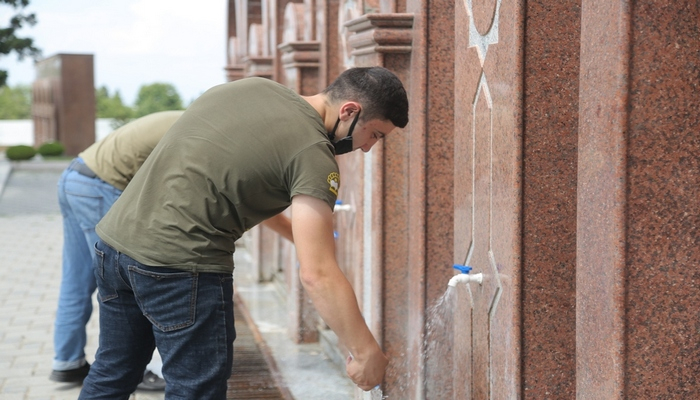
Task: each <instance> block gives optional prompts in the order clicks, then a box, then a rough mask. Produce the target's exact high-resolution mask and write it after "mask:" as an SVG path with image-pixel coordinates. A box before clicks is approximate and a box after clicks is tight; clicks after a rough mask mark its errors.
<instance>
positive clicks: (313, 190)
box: [287, 143, 340, 209]
mask: <svg viewBox="0 0 700 400" xmlns="http://www.w3.org/2000/svg"><path fill="white" fill-rule="evenodd" d="M287 182H289V184H290V190H289V193H290V197H294V196H295V195H297V194H305V195H308V196H312V197H316V198H318V199H321V200H323V201H325V202H326V203H328V206H329V207H330V208H331V209H333V207H334V205H335V200H336V199H337V198H338V189H340V174H339V173H338V163H337V162H336V161H335V158H334V157H333V154H332V152H331V151H330V149H328V146H327V145H326V144H325V143H317V144H315V145H313V146H310V147H308V148H306V149H304V150H302V151H301V152H299V153H298V154H297V155H296V156H295V157H294V158H293V159H292V160H291V162H290V163H289V166H288V167H287Z"/></svg>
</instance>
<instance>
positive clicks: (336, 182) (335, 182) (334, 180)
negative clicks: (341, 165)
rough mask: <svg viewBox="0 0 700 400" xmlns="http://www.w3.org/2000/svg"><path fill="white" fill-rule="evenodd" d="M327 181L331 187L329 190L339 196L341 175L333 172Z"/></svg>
mask: <svg viewBox="0 0 700 400" xmlns="http://www.w3.org/2000/svg"><path fill="white" fill-rule="evenodd" d="M327 180H328V184H329V185H330V186H329V187H328V190H330V191H331V193H333V194H334V195H336V196H338V189H339V188H340V174H338V173H337V172H331V173H330V174H328V179H327Z"/></svg>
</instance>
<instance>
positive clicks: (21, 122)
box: [0, 118, 112, 147]
mask: <svg viewBox="0 0 700 400" xmlns="http://www.w3.org/2000/svg"><path fill="white" fill-rule="evenodd" d="M111 122H112V120H111V119H107V118H99V119H96V120H95V137H96V140H98V141H99V140H101V139H102V138H104V137H105V136H107V135H108V134H109V133H110V132H112V127H111V126H110V124H111ZM20 144H24V145H27V146H34V145H35V143H34V122H33V121H32V120H31V119H18V120H10V119H6V120H0V147H8V146H16V145H20Z"/></svg>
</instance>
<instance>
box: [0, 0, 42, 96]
mask: <svg viewBox="0 0 700 400" xmlns="http://www.w3.org/2000/svg"><path fill="white" fill-rule="evenodd" d="M3 3H4V4H8V5H10V6H12V8H14V9H15V10H17V9H22V8H24V7H26V6H28V5H29V0H0V4H3ZM24 24H28V25H34V24H36V16H35V15H34V14H33V13H32V14H23V13H22V12H21V11H20V12H18V13H17V15H15V16H13V17H12V18H10V26H9V27H7V28H3V27H0V57H1V56H6V55H8V54H10V53H12V52H15V53H17V58H19V59H20V60H23V59H24V57H27V56H29V57H32V58H33V59H35V60H36V59H37V58H38V57H39V56H40V55H41V50H39V49H38V48H36V47H34V39H30V38H24V37H19V36H17V31H18V30H20V29H21V28H22V26H24ZM6 82H7V71H6V70H0V87H2V86H5V83H6Z"/></svg>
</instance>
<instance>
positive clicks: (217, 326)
mask: <svg viewBox="0 0 700 400" xmlns="http://www.w3.org/2000/svg"><path fill="white" fill-rule="evenodd" d="M407 123H408V99H407V96H406V91H405V90H404V87H403V85H402V83H401V81H400V80H399V79H398V78H397V77H396V76H395V75H394V74H393V73H391V72H390V71H388V70H386V69H384V68H379V67H374V68H353V69H349V70H347V71H345V72H343V73H342V74H341V75H340V76H339V77H338V78H337V79H336V80H335V81H334V82H333V83H332V84H331V85H330V86H329V87H328V88H326V90H324V91H323V92H322V93H319V94H317V95H314V96H300V95H298V94H296V93H295V92H294V91H292V90H290V89H289V88H287V87H285V86H282V85H280V84H278V83H276V82H273V81H271V80H267V79H263V78H247V79H241V80H238V81H235V82H231V83H226V84H223V85H219V86H216V87H214V88H212V89H210V90H208V91H207V92H206V93H204V94H203V95H202V96H200V97H199V98H198V99H197V100H195V101H194V102H193V103H192V104H191V105H190V106H189V108H188V109H187V111H185V113H184V114H183V115H182V117H180V119H178V121H177V122H176V123H175V125H173V127H172V128H171V129H170V130H169V131H168V133H167V134H166V135H165V136H164V137H163V139H162V140H161V141H160V143H158V145H157V146H156V148H155V149H154V150H153V153H151V156H150V157H149V158H148V160H146V162H145V163H144V165H143V167H142V168H141V170H139V173H138V174H136V176H135V177H134V179H133V180H132V181H131V183H130V184H129V186H128V187H127V188H126V190H124V193H123V194H122V196H121V197H120V198H119V200H117V202H116V203H115V204H114V206H113V207H112V208H111V209H110V211H109V212H108V213H107V215H106V216H105V217H104V218H103V219H102V221H101V222H100V223H99V224H98V225H97V228H96V230H97V233H98V235H99V236H100V238H101V240H100V241H99V242H98V243H97V245H96V247H95V250H96V252H97V260H98V261H97V263H96V276H97V287H98V292H99V299H100V346H99V349H98V351H97V355H96V356H95V363H94V365H93V367H92V369H91V370H90V374H89V375H88V376H87V378H86V379H85V382H84V385H83V389H82V392H81V393H80V398H81V399H94V398H108V399H128V397H129V394H130V393H131V392H132V391H133V389H134V388H135V387H136V385H137V384H138V382H139V379H140V373H141V372H140V371H143V368H144V367H145V365H146V363H147V362H148V356H147V354H148V352H149V351H151V350H153V348H154V347H155V346H156V345H157V347H158V350H159V352H160V354H161V357H162V358H163V375H164V377H165V380H166V381H167V383H168V385H167V387H166V389H165V397H166V398H167V399H225V398H226V390H227V385H226V384H227V380H228V378H229V377H230V375H231V368H232V363H233V341H234V339H235V329H234V320H233V287H232V284H233V281H232V273H233V257H232V256H233V251H234V250H235V241H236V240H237V239H239V238H240V237H241V235H242V234H243V233H244V232H245V231H246V230H248V229H250V228H251V227H253V226H255V225H257V224H259V223H261V222H262V221H264V220H266V219H268V218H271V217H273V216H275V215H276V214H278V213H279V212H281V211H282V210H284V209H286V208H287V207H288V206H290V205H291V212H292V221H291V222H292V224H291V230H292V233H293V239H294V244H295V246H296V250H297V257H298V259H299V264H300V267H299V268H300V269H299V275H300V278H301V282H302V284H303V285H304V288H305V289H306V291H307V293H308V294H309V296H310V297H311V299H312V301H313V302H314V305H315V307H316V309H317V311H318V312H319V314H320V315H321V317H322V318H323V319H324V320H325V322H326V323H327V324H328V326H329V327H330V328H331V329H332V330H333V331H334V332H335V333H336V334H337V335H338V338H339V340H340V341H341V342H342V343H343V344H344V345H345V347H346V348H347V349H348V351H349V352H350V355H351V357H349V358H348V360H347V364H346V371H347V373H348V375H349V377H350V378H351V379H352V380H353V382H355V383H356V384H357V385H358V386H359V387H360V388H362V389H364V390H370V389H372V388H373V387H374V386H376V385H377V384H379V383H381V382H382V380H383V377H384V370H385V368H386V365H387V363H388V359H387V358H386V356H385V355H384V353H383V352H382V349H381V347H380V346H379V344H378V343H377V341H376V340H375V338H374V337H373V336H372V333H371V332H370V330H369V328H368V327H367V324H366V323H365V321H364V319H363V317H362V315H361V313H360V309H359V306H358V304H357V300H356V296H355V293H354V291H353V289H352V286H351V285H350V283H349V282H348V280H347V278H346V277H345V276H344V275H343V273H342V271H341V270H340V268H339V267H338V264H337V261H336V258H335V244H334V239H333V206H334V204H335V200H336V197H337V195H338V187H339V185H340V176H339V173H338V164H337V162H336V160H335V155H337V154H342V153H346V152H349V151H353V150H356V149H362V150H363V151H369V150H370V148H371V147H372V146H373V145H374V144H375V143H376V142H377V141H378V140H380V139H381V138H383V137H384V136H386V135H388V134H391V133H392V132H394V131H395V130H396V128H397V127H398V128H403V127H404V126H406V124H407Z"/></svg>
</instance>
